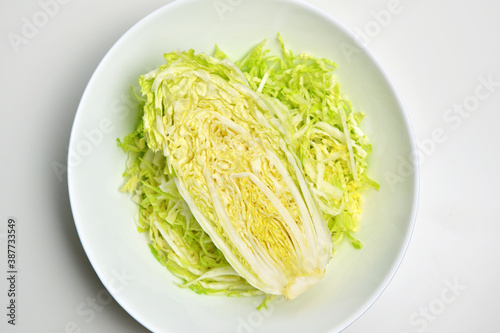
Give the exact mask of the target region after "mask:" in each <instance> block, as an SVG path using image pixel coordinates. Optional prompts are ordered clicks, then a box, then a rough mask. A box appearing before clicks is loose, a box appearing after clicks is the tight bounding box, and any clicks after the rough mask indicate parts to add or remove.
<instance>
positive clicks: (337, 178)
mask: <svg viewBox="0 0 500 333" xmlns="http://www.w3.org/2000/svg"><path fill="white" fill-rule="evenodd" d="M278 38H279V41H280V43H281V46H282V56H281V57H279V56H273V55H268V53H269V50H266V49H264V46H265V41H264V42H262V43H261V44H259V45H258V46H257V47H255V48H254V49H253V50H252V51H251V52H250V53H249V54H248V55H247V56H246V57H245V58H243V59H242V60H240V61H239V62H236V63H232V62H231V61H229V60H228V59H227V57H226V55H225V54H224V53H223V52H222V51H221V50H220V49H219V48H216V52H215V57H210V56H208V55H205V54H196V53H195V52H194V51H193V50H189V51H187V52H171V53H168V54H165V60H166V63H165V64H164V65H161V66H160V67H159V68H157V69H155V70H153V71H151V72H149V73H147V74H144V75H143V76H141V77H140V79H139V83H140V85H141V92H142V94H143V97H144V99H142V104H141V109H140V111H139V114H140V120H139V122H138V125H137V128H136V130H135V131H134V132H132V133H131V134H129V135H128V136H127V137H125V138H124V139H123V141H121V140H118V142H119V145H120V146H121V147H122V148H123V149H124V151H125V152H127V153H128V154H129V159H128V162H127V169H126V171H125V173H124V177H125V184H124V185H123V187H122V191H124V192H129V193H131V194H132V199H133V200H134V201H135V202H136V203H137V204H138V207H139V215H138V219H137V221H138V229H139V231H141V232H149V236H150V239H151V243H150V248H151V251H152V252H153V254H154V255H155V257H156V258H157V259H158V261H160V262H161V263H162V264H163V265H165V266H166V267H167V268H168V269H169V270H170V271H171V272H172V273H173V274H174V275H175V276H176V277H177V278H179V285H180V286H182V287H187V288H190V289H192V290H194V291H195V292H197V293H201V294H210V295H228V296H250V295H260V294H264V295H267V297H268V298H267V299H266V300H268V299H269V298H270V297H272V296H271V295H283V296H285V297H286V298H288V299H292V298H295V297H296V296H297V295H298V294H300V293H301V292H303V291H304V290H305V289H307V288H308V287H309V286H310V285H312V284H313V283H314V282H316V281H317V280H319V279H320V278H321V277H322V276H323V275H324V271H325V267H326V265H327V263H328V261H329V260H330V257H331V255H332V252H333V251H332V244H333V243H334V244H338V243H339V242H340V241H341V240H342V238H343V236H347V237H348V238H349V239H350V241H351V243H352V244H353V245H354V246H355V247H357V248H360V247H361V245H362V244H361V242H359V241H358V240H356V239H355V238H354V237H353V235H352V233H354V232H355V231H356V228H357V224H358V221H359V214H360V212H361V192H362V190H363V189H365V188H366V187H368V186H373V187H375V188H378V184H376V183H375V182H374V181H372V180H370V179H369V178H368V177H367V176H366V167H367V163H366V158H367V156H368V154H369V152H370V150H371V146H370V144H369V143H368V141H367V138H366V136H365V135H364V134H363V132H362V130H361V129H360V127H359V125H358V124H359V122H360V121H361V119H362V118H363V115H362V114H361V113H357V112H353V110H352V107H351V104H350V102H349V101H348V100H347V99H346V98H345V97H344V96H343V95H341V93H340V89H339V85H338V82H337V81H336V78H335V76H334V75H333V70H334V68H335V67H336V65H335V64H334V63H333V62H331V61H329V60H326V59H318V58H315V57H312V56H310V55H307V54H301V55H298V56H294V55H293V54H292V52H291V51H290V50H288V49H286V48H285V46H284V43H283V41H282V39H281V36H279V35H278ZM263 304H265V303H263Z"/></svg>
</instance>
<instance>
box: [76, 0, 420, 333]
mask: <svg viewBox="0 0 500 333" xmlns="http://www.w3.org/2000/svg"><path fill="white" fill-rule="evenodd" d="M277 33H281V34H282V36H283V38H284V40H285V42H286V45H287V46H288V47H289V48H290V49H292V50H293V51H294V52H295V53H300V52H308V53H311V54H313V55H316V56H320V57H326V58H329V59H331V60H334V61H335V62H336V63H337V64H338V66H339V67H338V70H337V76H338V78H339V80H340V82H341V87H342V88H343V91H344V93H345V94H346V95H347V96H348V97H349V99H350V100H351V101H352V103H353V106H354V108H355V109H357V110H359V111H362V112H364V113H365V114H366V117H365V119H364V120H363V123H362V127H363V128H364V130H365V132H366V133H367V135H368V136H369V138H370V140H371V142H372V144H373V152H372V154H371V157H370V160H369V163H370V166H369V175H370V176H371V178H373V179H375V180H376V181H377V182H379V183H380V185H381V188H380V190H379V191H375V190H370V191H367V193H366V197H365V204H364V213H363V218H362V222H361V227H360V230H359V232H358V233H357V237H358V238H359V239H361V240H362V241H363V243H364V244H365V247H364V248H363V249H362V250H355V249H353V248H352V247H351V246H350V244H347V243H343V244H342V245H340V246H339V247H338V251H337V254H336V255H335V256H334V259H333V260H332V262H331V263H330V264H329V266H328V271H327V275H326V277H325V278H324V279H323V280H322V281H320V282H319V283H317V284H316V285H315V286H313V287H312V288H311V289H309V290H308V291H307V292H306V293H304V294H303V295H301V296H300V297H299V298H297V299H296V300H294V301H292V302H286V303H285V302H279V301H276V302H274V303H272V304H270V306H269V308H268V309H267V310H265V311H260V312H259V311H257V310H256V309H255V307H256V305H258V304H259V303H260V302H261V300H262V299H261V298H255V297H251V298H226V297H209V296H203V295H197V294H194V293H193V292H191V291H190V290H184V289H181V288H179V287H177V286H176V285H175V284H174V283H173V282H172V276H171V275H170V273H169V272H168V271H167V269H165V268H164V267H163V266H161V265H160V264H159V263H158V262H157V261H156V259H155V258H154V257H153V256H152V255H151V252H150V250H149V248H148V246H147V238H146V236H145V235H143V234H139V233H138V232H137V230H136V228H135V224H134V218H135V214H136V211H135V205H134V204H133V203H132V202H131V200H130V198H129V197H128V196H127V195H124V194H122V193H120V192H119V188H120V186H121V184H122V172H123V170H124V166H125V160H126V156H125V155H124V154H123V152H122V151H121V150H120V149H119V148H118V147H117V145H116V138H118V137H123V136H124V135H126V134H128V133H129V132H130V131H131V130H132V128H133V127H134V122H135V121H136V116H135V115H134V113H133V112H132V110H133V109H134V108H133V106H134V102H133V100H132V99H131V98H130V93H129V91H130V86H131V85H133V86H137V78H138V77H139V75H141V74H143V73H144V72H147V71H149V70H150V69H152V68H154V67H155V66H156V65H158V64H160V63H162V62H163V57H162V56H163V53H165V52H169V51H172V50H176V49H179V50H186V49H191V48H192V49H195V50H196V51H197V52H202V51H203V52H207V53H211V52H213V50H214V45H215V44H217V45H218V46H219V47H220V48H221V49H222V50H223V51H224V52H225V53H226V54H227V55H228V56H229V57H230V58H232V59H238V58H240V57H241V56H243V55H244V54H245V52H247V51H248V50H250V49H251V48H252V47H253V46H255V45H256V44H258V43H259V42H261V41H262V40H263V39H266V38H267V39H268V43H269V46H271V47H272V48H273V49H274V50H277V43H276V34H277ZM414 146H415V144H414V140H413V139H412V134H411V130H410V126H409V123H408V119H407V117H406V114H405V111H404V108H403V105H402V103H401V101H400V99H399V97H398V95H397V93H396V92H395V89H394V87H393V86H392V84H391V83H390V81H389V80H388V78H387V76H386V75H385V73H384V71H383V70H382V69H381V67H380V66H379V65H378V64H377V62H376V61H375V60H374V58H373V57H372V56H371V55H370V54H369V52H368V51H367V50H365V49H364V48H363V47H362V46H361V45H359V44H358V43H357V42H356V40H355V38H354V37H353V35H352V34H351V33H349V32H348V31H347V30H346V29H344V28H343V27H342V26H341V25H340V24H339V23H338V22H337V21H335V20H334V19H332V18H330V17H328V16H327V15H325V14H323V13H321V12H320V11H318V10H316V9H314V8H312V7H310V6H309V5H306V4H304V3H302V2H298V1H281V0H280V1H278V0H272V1H269V0H254V1H241V0H239V1H237V0H234V1H206V0H194V1H177V2H174V3H172V4H170V5H168V6H166V7H163V8H162V9H160V10H158V11H156V12H154V13H152V14H151V15H149V16H148V17H146V18H145V19H143V20H142V21H140V22H139V23H138V24H137V25H135V26H134V27H133V28H132V29H130V30H129V31H128V32H127V33H126V34H125V35H124V36H123V37H122V38H121V39H120V40H119V41H118V42H117V43H116V44H115V45H114V47H113V48H112V49H111V50H110V51H109V53H108V54H107V55H106V57H105V58H104V59H103V61H102V62H101V64H100V65H99V67H98V68H97V70H96V72H95V73H94V75H93V77H92V79H91V81H90V83H89V85H88V87H87V89H86V91H85V93H84V95H83V97H82V101H81V103H80V106H79V109H78V112H77V115H76V118H75V122H74V125H73V130H72V134H71V141H70V149H69V156H68V182H69V191H70V200H71V206H72V209H73V214H74V218H75V223H76V226H77V229H78V233H79V236H80V239H81V241H82V244H83V246H84V248H85V251H86V253H87V255H88V257H89V259H90V261H91V263H92V265H93V267H94V269H95V270H96V272H97V274H98V275H99V277H100V278H101V280H102V281H103V283H104V285H105V286H106V287H107V289H108V290H109V291H110V293H111V294H112V295H113V297H114V298H115V299H116V300H117V301H118V302H119V303H120V304H121V305H122V306H123V307H124V308H125V309H126V310H127V311H128V312H129V313H130V314H131V315H132V316H133V317H135V318H136V319H137V320H138V321H139V322H141V323H142V324H143V325H145V326H146V327H147V328H149V329H150V330H152V331H155V332H206V333H220V332H262V333H270V332H277V331H279V332H283V331H293V332H306V331H307V332H317V333H321V332H333V331H338V330H341V329H342V328H344V327H346V326H347V325H349V324H350V323H351V322H352V321H353V320H355V319H356V318H357V317H359V316H360V315H361V314H362V313H363V312H364V311H365V310H366V309H367V308H368V307H369V306H370V305H371V304H372V303H373V302H374V301H375V299H376V298H377V297H378V296H379V295H380V293H381V292H382V291H383V289H384V288H385V286H386V285H387V284H388V282H389V281H390V279H391V277H392V276H393V274H394V273H395V270H396V269H397V266H398V265H399V263H400V261H401V259H402V256H403V254H404V251H405V249H406V247H407V245H408V242H409V237H410V234H411V230H412V227H413V222H414V217H415V205H416V196H417V195H416V193H417V175H416V170H414V168H413V167H412V166H413V165H415V162H414V155H413V154H412V152H414V151H415V149H414Z"/></svg>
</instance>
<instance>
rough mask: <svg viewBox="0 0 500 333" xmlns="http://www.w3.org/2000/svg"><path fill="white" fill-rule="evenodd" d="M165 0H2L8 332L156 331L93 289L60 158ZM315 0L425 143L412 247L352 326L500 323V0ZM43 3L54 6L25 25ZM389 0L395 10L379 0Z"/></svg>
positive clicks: (479, 326) (435, 327) (2, 288)
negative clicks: (377, 72) (96, 76)
mask: <svg viewBox="0 0 500 333" xmlns="http://www.w3.org/2000/svg"><path fill="white" fill-rule="evenodd" d="M168 2H169V1H166V0H163V1H159V0H143V1H118V0H107V1H97V0H87V1H71V0H64V1H63V0H57V1H56V0H41V1H36V0H24V1H14V0H3V1H1V3H0V36H1V38H0V74H1V79H0V80H1V81H0V84H1V89H0V106H1V109H0V110H1V111H0V128H1V130H0V153H1V155H0V156H1V158H0V171H1V173H2V177H1V178H0V179H1V186H0V243H1V245H0V248H1V252H0V331H1V332H146V331H147V330H146V329H145V328H143V327H142V326H141V325H140V324H139V323H137V322H136V321H135V320H134V319H133V318H132V317H130V316H129V315H128V314H127V313H126V312H125V311H124V310H123V309H122V308H121V307H120V306H119V305H118V304H117V303H115V302H114V301H112V302H111V303H109V304H106V305H101V304H99V303H93V300H94V299H95V298H96V297H98V296H99V295H100V296H101V297H102V295H103V294H102V293H103V292H104V291H103V285H102V284H101V282H100V281H99V279H98V277H97V275H96V274H95V272H94V270H93V269H92V267H91V265H90V264H89V262H88V260H87V257H86V255H85V253H84V251H83V248H82V246H81V244H80V242H79V239H78V235H77V233H76V229H75V226H74V223H73V218H72V215H71V209H70V206H69V199H68V189H67V182H66V179H65V178H64V179H63V180H62V181H60V180H59V179H58V176H57V173H56V172H55V171H54V170H53V168H52V165H53V164H54V162H59V163H61V164H64V163H65V162H66V155H67V147H68V141H69V135H70V130H71V125H72V122H73V117H74V115H75V112H76V109H77V106H78V102H79V100H80V97H81V95H82V93H83V90H84V88H85V86H86V84H87V82H88V80H89V78H90V76H91V75H92V73H93V71H94V70H95V68H96V66H97V64H98V63H99V61H100V60H101V58H102V57H103V56H104V55H105V53H106V52H107V51H108V49H109V48H110V47H111V46H112V45H113V43H114V42H115V41H116V40H117V39H118V38H119V37H120V36H121V35H122V34H123V33H124V32H125V31H126V30H128V29H129V28H130V27H131V26H132V25H133V24H134V23H135V22H137V21H138V20H139V19H141V18H142V17H144V16H145V15H147V14H148V13H150V12H152V11H153V10H155V9H157V8H159V7H161V6H163V5H165V4H166V3H168ZM308 2H310V3H311V4H313V5H315V6H317V7H319V8H321V9H323V10H325V11H326V12H328V13H330V14H331V15H333V16H334V17H336V18H337V19H338V20H339V21H341V22H342V23H343V24H345V25H346V26H347V27H348V28H349V29H351V30H352V31H354V32H355V33H356V34H357V35H358V36H360V37H361V38H362V39H364V40H365V42H367V44H368V46H369V48H370V49H371V51H372V52H373V53H374V55H375V56H376V57H377V58H378V60H379V61H380V62H381V64H382V65H383V67H384V68H385V69H386V70H387V72H388V73H389V75H390V76H391V78H392V79H393V81H394V83H395V84H396V86H397V88H398V90H399V92H400V94H401V96H402V98H403V100H404V102H405V104H406V107H407V111H408V114H409V116H410V118H411V120H412V123H413V126H414V130H415V134H416V136H417V139H418V142H419V144H420V150H421V191H420V193H421V196H420V205H419V212H418V217H417V223H416V227H415V230H414V234H413V238H412V241H411V244H410V246H409V249H408V251H407V254H406V256H405V258H404V260H403V262H402V264H401V266H400V268H399V270H398V272H397V274H396V275H395V277H394V279H393V280H392V282H391V283H390V285H389V286H388V288H387V289H386V290H385V292H384V293H383V294H382V296H381V297H380V298H379V299H378V300H377V301H376V303H375V304H374V305H373V306H372V307H371V308H370V309H369V310H368V311H367V312H366V313H365V314H364V315H363V316H361V317H360V318H359V319H358V320H357V321H355V322H354V323H353V324H352V325H351V326H349V327H348V328H347V329H346V330H345V331H344V332H347V333H357V332H397V333H403V332H406V333H410V332H472V331H474V332H498V331H499V330H500V319H499V315H498V311H499V310H500V287H499V281H500V269H499V268H500V264H499V259H498V258H499V257H498V253H500V204H499V203H498V199H500V195H499V188H500V177H499V175H498V174H499V169H500V142H499V141H500V140H499V139H500V112H499V111H500V110H499V106H500V66H499V65H500V19H499V18H498V17H499V14H500V2H498V1H495V0H476V1H466V0H441V1H432V0H418V1H417V0H400V1H399V4H398V1H397V0H392V1H391V0H358V1H345V0H344V1H342V0H309V1H308ZM49 3H52V5H51V6H49V5H47V4H49ZM43 4H46V5H43ZM54 4H57V5H54ZM44 6H45V10H46V11H48V12H50V13H51V14H52V15H51V16H48V20H46V22H43V21H40V22H42V23H43V24H40V25H41V27H40V28H37V30H33V29H32V30H29V29H28V28H26V27H25V28H24V30H25V31H24V33H25V35H26V36H28V37H29V38H25V37H22V33H23V27H24V26H25V25H26V21H27V20H28V21H32V20H33V19H35V17H36V15H38V14H39V12H40V11H41V10H43V8H44ZM389 8H393V9H394V8H397V10H395V11H393V13H392V14H391V15H390V17H388V16H387V15H385V16H384V15H383V14H381V13H384V11H387V10H388V9H389ZM38 19H40V18H38ZM42 19H43V18H42ZM14 34H16V35H17V36H20V37H22V38H25V39H13V38H14V37H13V36H14ZM485 81H486V82H488V81H489V82H490V83H489V84H488V83H484V82H485ZM488 89H489V90H488ZM476 96H477V97H476ZM460 108H461V109H462V111H461V113H460V111H459V109H460ZM438 134H439V135H438ZM9 217H14V218H15V219H16V221H17V224H18V230H17V232H18V243H17V263H18V271H19V273H18V281H17V282H18V286H17V292H18V295H17V318H16V326H12V325H8V324H7V319H8V318H7V316H6V314H7V309H6V305H7V301H8V300H7V289H8V286H7V280H6V277H4V275H6V273H5V272H6V270H7V267H6V231H7V220H8V218H9Z"/></svg>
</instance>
